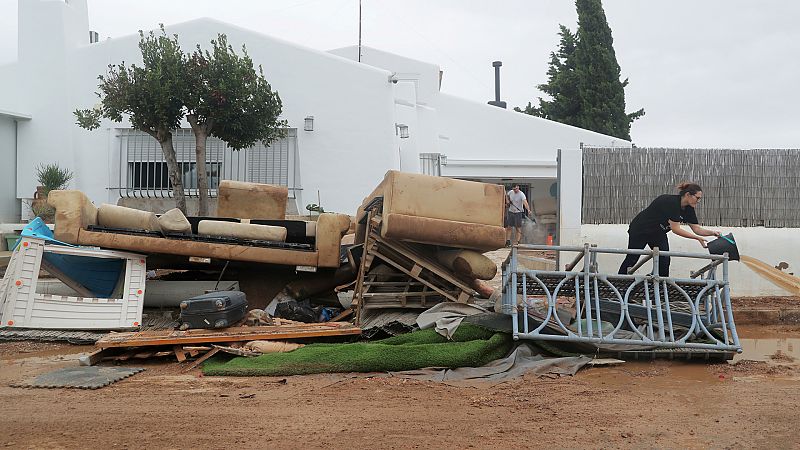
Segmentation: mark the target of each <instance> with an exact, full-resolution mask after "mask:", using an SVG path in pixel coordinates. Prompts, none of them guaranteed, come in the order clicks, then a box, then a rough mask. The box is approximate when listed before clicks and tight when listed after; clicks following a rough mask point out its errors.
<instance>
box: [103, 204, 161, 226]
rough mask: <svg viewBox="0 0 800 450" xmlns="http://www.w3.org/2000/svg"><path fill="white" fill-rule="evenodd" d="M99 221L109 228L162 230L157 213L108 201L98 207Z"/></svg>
mask: <svg viewBox="0 0 800 450" xmlns="http://www.w3.org/2000/svg"><path fill="white" fill-rule="evenodd" d="M97 223H98V225H100V226H101V227H107V228H124V229H128V230H145V231H157V232H159V233H160V232H161V225H160V224H159V223H158V217H156V215H155V213H152V212H150V211H141V210H138V209H133V208H126V207H124V206H117V205H109V204H108V203H103V204H102V205H100V208H98V209H97Z"/></svg>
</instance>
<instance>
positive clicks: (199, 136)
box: [186, 114, 210, 217]
mask: <svg viewBox="0 0 800 450" xmlns="http://www.w3.org/2000/svg"><path fill="white" fill-rule="evenodd" d="M186 120H188V121H189V124H190V125H191V126H192V131H193V132H194V139H195V147H194V152H195V156H196V158H195V159H196V164H197V190H198V192H199V193H200V201H199V211H198V214H197V215H198V216H200V217H205V216H208V173H207V172H206V141H207V140H208V129H209V128H210V122H206V123H205V124H203V125H200V124H198V123H197V116H195V115H194V114H188V115H187V116H186Z"/></svg>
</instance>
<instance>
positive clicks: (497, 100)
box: [489, 61, 506, 109]
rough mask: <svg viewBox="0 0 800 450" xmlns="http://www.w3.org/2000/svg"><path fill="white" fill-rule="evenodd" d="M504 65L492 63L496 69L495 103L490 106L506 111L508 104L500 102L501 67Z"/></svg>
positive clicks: (500, 62) (496, 62)
mask: <svg viewBox="0 0 800 450" xmlns="http://www.w3.org/2000/svg"><path fill="white" fill-rule="evenodd" d="M502 65H503V63H502V61H494V62H493V63H492V67H494V101H491V102H489V104H490V105H492V106H497V107H500V108H503V109H505V108H506V102H502V101H500V66H502Z"/></svg>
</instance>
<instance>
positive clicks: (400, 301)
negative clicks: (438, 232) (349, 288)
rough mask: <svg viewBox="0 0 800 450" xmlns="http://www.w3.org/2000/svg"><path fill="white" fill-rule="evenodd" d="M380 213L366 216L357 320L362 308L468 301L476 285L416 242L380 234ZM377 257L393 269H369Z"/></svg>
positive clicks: (356, 296)
mask: <svg viewBox="0 0 800 450" xmlns="http://www.w3.org/2000/svg"><path fill="white" fill-rule="evenodd" d="M380 225H381V217H380V215H379V214H377V212H376V211H375V210H371V211H369V213H368V216H367V233H366V236H365V240H364V251H363V255H362V258H361V264H360V267H359V272H358V277H357V279H356V286H355V292H354V294H353V304H354V306H355V310H356V323H360V319H361V310H362V308H428V307H430V306H433V305H434V304H436V303H439V302H442V301H452V302H460V303H466V302H468V301H469V300H470V299H471V298H472V296H473V295H475V291H474V289H472V288H471V287H470V286H469V285H467V284H466V283H465V282H464V281H462V280H461V279H459V278H458V277H456V276H455V274H453V273H452V271H451V270H450V269H448V268H446V267H445V266H444V265H442V264H441V263H439V262H438V261H437V260H436V259H435V258H433V257H430V256H428V255H426V254H425V253H424V251H423V250H422V249H421V248H418V247H416V246H415V245H414V244H409V243H405V242H402V241H397V240H393V239H385V238H383V237H381V236H380ZM376 261H380V262H381V263H382V264H385V265H386V266H388V267H390V268H391V273H389V274H386V273H381V274H379V275H377V276H373V275H374V274H372V273H370V270H371V269H372V268H373V266H375V264H376Z"/></svg>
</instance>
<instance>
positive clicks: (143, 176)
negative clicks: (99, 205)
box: [120, 128, 298, 198]
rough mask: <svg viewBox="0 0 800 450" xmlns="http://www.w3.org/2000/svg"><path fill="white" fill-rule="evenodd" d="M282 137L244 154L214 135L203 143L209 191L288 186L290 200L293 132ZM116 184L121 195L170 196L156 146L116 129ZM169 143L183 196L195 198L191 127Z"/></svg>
mask: <svg viewBox="0 0 800 450" xmlns="http://www.w3.org/2000/svg"><path fill="white" fill-rule="evenodd" d="M286 131H287V133H286V137H285V138H283V139H279V140H277V141H274V142H272V143H271V144H270V145H264V144H263V143H261V142H259V143H257V144H256V145H254V146H253V147H250V148H247V149H243V150H239V151H236V150H231V149H230V148H228V146H227V145H226V144H225V142H223V141H221V140H220V139H217V138H215V137H209V138H208V140H207V141H206V173H207V175H208V187H209V191H210V192H209V193H210V194H211V195H212V196H215V195H216V189H217V188H218V187H219V182H220V181H221V180H236V181H249V182H253V183H266V184H274V185H280V186H286V187H288V188H289V196H290V197H292V198H293V197H294V193H295V192H294V191H295V190H297V189H298V188H297V187H296V186H295V185H294V183H295V180H296V179H297V175H296V170H297V130H296V129H294V128H291V129H288V130H286ZM120 132H121V134H120V163H121V165H120V181H121V183H122V188H121V189H120V196H122V197H148V196H152V195H153V194H155V195H156V196H163V195H169V193H170V192H171V191H172V185H171V183H170V181H169V171H168V170H167V163H166V161H165V159H164V155H163V153H162V151H161V146H160V145H159V144H158V142H157V141H156V140H155V139H154V138H153V137H152V136H150V135H148V134H147V133H144V132H142V131H138V130H131V129H123V130H120ZM173 145H174V147H175V154H176V157H177V159H178V165H179V166H180V168H181V172H182V173H183V187H184V192H185V194H186V195H188V196H194V195H197V194H198V192H197V163H196V157H195V138H194V134H193V133H192V130H191V129H188V128H186V129H180V130H176V131H175V132H174V133H173Z"/></svg>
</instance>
